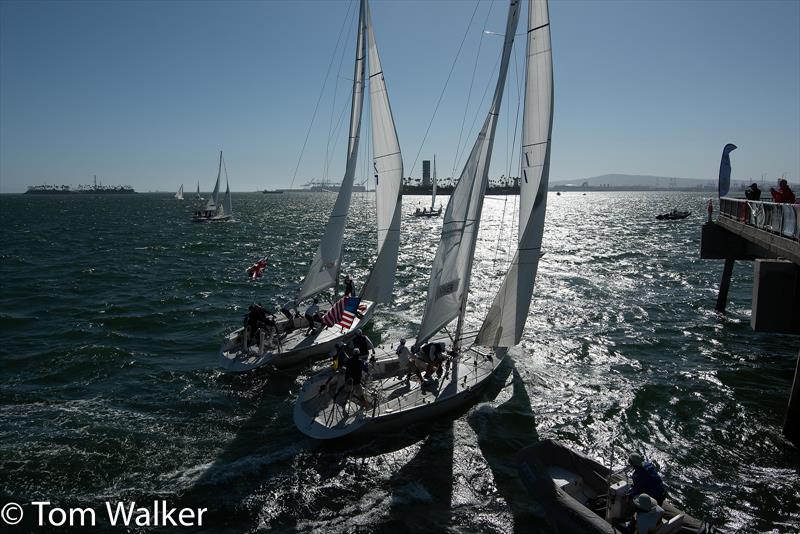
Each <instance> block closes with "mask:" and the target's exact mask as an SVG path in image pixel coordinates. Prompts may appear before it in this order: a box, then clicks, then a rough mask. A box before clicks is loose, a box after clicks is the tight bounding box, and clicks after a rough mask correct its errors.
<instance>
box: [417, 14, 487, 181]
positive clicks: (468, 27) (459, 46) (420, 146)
mask: <svg viewBox="0 0 800 534" xmlns="http://www.w3.org/2000/svg"><path fill="white" fill-rule="evenodd" d="M479 5H480V0H477V1H476V2H475V9H473V10H472V16H471V17H470V18H469V24H467V28H466V30H464V37H462V38H461V44H459V45H458V51H457V52H456V57H455V58H453V64H452V65H450V72H449V73H448V74H447V79H446V80H445V82H444V87H442V92H441V94H440V95H439V99H438V100H437V101H436V106H435V107H434V108H433V115H431V120H430V122H428V128H427V129H426V130H425V135H424V136H423V137H422V142H421V143H420V145H419V150H417V156H416V157H415V158H414V164H413V165H412V166H411V170H410V171H409V172H408V175H409V176H412V175H413V173H414V168H415V167H416V166H417V161H419V155H420V154H421V153H422V148H423V147H424V146H425V141H426V140H427V139H428V133H430V131H431V125H432V124H433V119H435V118H436V112H437V111H439V104H441V103H442V98H444V93H445V91H446V90H447V84H449V83H450V77H451V76H452V75H453V70H455V68H456V62H457V61H458V56H460V55H461V49H462V48H463V47H464V41H466V40H467V35H468V34H469V29H470V28H471V27H472V21H473V20H474V19H475V13H477V12H478V6H479Z"/></svg>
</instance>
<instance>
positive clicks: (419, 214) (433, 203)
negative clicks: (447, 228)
mask: <svg viewBox="0 0 800 534" xmlns="http://www.w3.org/2000/svg"><path fill="white" fill-rule="evenodd" d="M431 185H432V187H431V209H430V210H427V209H423V210H422V211H420V209H419V208H417V209H416V211H414V217H438V216H439V215H441V214H442V205H441V204H439V209H438V210H436V154H434V155H433V180H432V184H431Z"/></svg>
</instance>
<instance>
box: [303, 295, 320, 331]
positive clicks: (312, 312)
mask: <svg viewBox="0 0 800 534" xmlns="http://www.w3.org/2000/svg"><path fill="white" fill-rule="evenodd" d="M305 316H306V321H308V330H306V335H307V336H310V335H311V334H313V333H314V328H315V327H316V324H315V323H320V324H321V323H322V314H321V313H320V312H319V299H318V298H317V297H314V303H313V304H311V306H309V307H308V308H306V313H305Z"/></svg>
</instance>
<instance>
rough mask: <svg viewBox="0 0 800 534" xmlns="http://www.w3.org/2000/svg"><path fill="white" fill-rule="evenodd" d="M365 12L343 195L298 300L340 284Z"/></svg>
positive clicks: (363, 54) (360, 98)
mask: <svg viewBox="0 0 800 534" xmlns="http://www.w3.org/2000/svg"><path fill="white" fill-rule="evenodd" d="M365 26H366V23H365V13H364V4H363V2H362V4H361V9H360V10H359V14H358V38H357V40H356V61H355V73H354V75H353V97H352V106H351V109H350V134H349V135H350V136H349V141H348V143H347V166H346V167H345V173H344V178H343V179H342V185H341V186H340V187H339V195H338V196H337V197H336V202H335V203H334V205H333V211H332V212H331V216H330V218H329V219H328V224H327V226H326V227H325V233H324V234H323V236H322V241H321V242H320V244H319V248H318V249H317V252H316V254H315V255H314V260H313V261H312V262H311V267H310V268H309V270H308V274H307V275H306V278H305V280H304V281H303V287H302V289H301V290H300V294H299V295H298V296H297V300H298V301H299V300H304V299H306V298H308V297H310V296H312V295H316V294H317V293H319V292H320V291H324V290H326V289H328V288H330V287H333V286H335V285H336V279H337V275H338V271H339V265H340V263H341V255H342V240H343V238H344V226H345V223H346V222H347V212H348V210H349V209H350V198H351V196H352V193H353V178H354V177H355V173H356V162H357V159H358V140H359V133H360V131H361V111H362V108H363V103H364V61H365V59H366V39H365V35H364V34H365Z"/></svg>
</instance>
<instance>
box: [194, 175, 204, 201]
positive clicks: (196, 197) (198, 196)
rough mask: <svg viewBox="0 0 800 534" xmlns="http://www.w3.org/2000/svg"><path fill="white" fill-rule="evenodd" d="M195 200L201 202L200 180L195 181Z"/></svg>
mask: <svg viewBox="0 0 800 534" xmlns="http://www.w3.org/2000/svg"><path fill="white" fill-rule="evenodd" d="M194 198H195V199H197V200H203V197H201V196H200V180H198V181H197V193H196V194H195V197H194Z"/></svg>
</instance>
